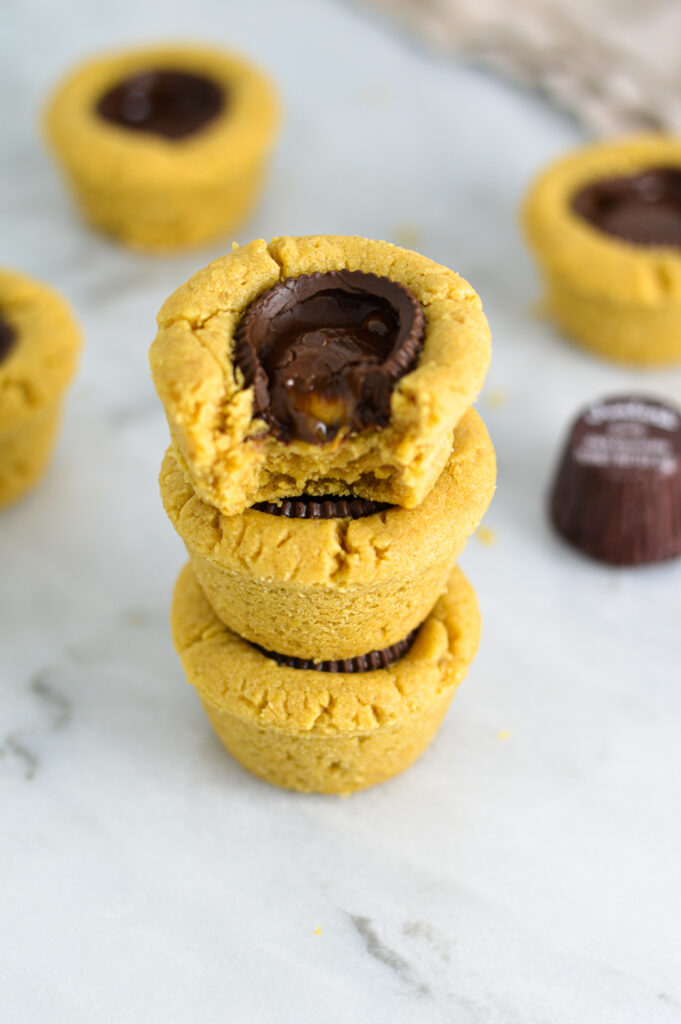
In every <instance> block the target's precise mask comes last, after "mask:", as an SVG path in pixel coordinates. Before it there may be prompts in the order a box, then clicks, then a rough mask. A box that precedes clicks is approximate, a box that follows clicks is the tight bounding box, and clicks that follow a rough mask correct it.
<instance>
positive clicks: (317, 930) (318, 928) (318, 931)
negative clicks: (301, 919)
mask: <svg viewBox="0 0 681 1024" xmlns="http://www.w3.org/2000/svg"><path fill="white" fill-rule="evenodd" d="M314 933H315V935H321V934H322V928H321V925H319V924H318V925H317V927H316V928H315V930H314Z"/></svg>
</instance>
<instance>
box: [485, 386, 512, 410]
mask: <svg viewBox="0 0 681 1024" xmlns="http://www.w3.org/2000/svg"><path fill="white" fill-rule="evenodd" d="M484 399H485V405H487V406H489V408H490V409H501V407H502V405H506V402H507V401H508V395H507V394H506V392H505V391H501V390H500V389H499V388H493V389H492V390H491V391H486V392H485V396H484Z"/></svg>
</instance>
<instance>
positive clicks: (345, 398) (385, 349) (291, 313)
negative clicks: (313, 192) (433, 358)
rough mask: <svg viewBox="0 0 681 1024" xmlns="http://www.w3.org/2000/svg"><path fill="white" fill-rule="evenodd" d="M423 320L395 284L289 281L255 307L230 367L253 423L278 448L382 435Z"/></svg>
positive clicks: (351, 274)
mask: <svg viewBox="0 0 681 1024" xmlns="http://www.w3.org/2000/svg"><path fill="white" fill-rule="evenodd" d="M424 332H425V314H424V312H423V308H422V307H421V304H420V303H419V302H418V300H417V299H416V298H415V297H414V296H413V295H412V294H411V292H410V291H408V290H407V289H406V288H404V287H403V286H402V285H400V284H398V283H397V282H396V281H391V280H390V279H389V278H387V277H378V276H377V275H376V274H364V273H362V272H361V271H349V270H333V271H329V272H328V273H326V274H322V273H319V274H308V275H304V276H302V277H290V278H287V279H286V280H285V281H281V282H280V283H279V284H276V285H275V286H274V287H273V288H270V289H269V291H266V292H265V293H264V294H263V295H261V296H260V298H258V299H256V301H255V302H253V303H252V304H251V305H250V306H249V307H248V309H247V310H246V313H245V314H244V316H243V317H242V319H241V321H240V323H239V325H238V327H237V330H236V333H235V339H234V340H235V349H234V359H235V362H236V364H237V366H239V367H240V368H241V370H242V372H243V374H244V378H245V381H246V384H248V385H253V388H254V403H253V414H254V416H258V417H262V419H264V420H265V421H266V422H267V423H268V424H269V427H270V430H271V432H272V433H273V434H274V435H275V437H277V438H278V439H279V440H282V441H296V440H299V441H307V442H310V443H312V444H323V443H324V442H325V441H331V440H333V438H334V437H335V436H336V435H337V434H338V432H339V431H340V430H344V431H346V432H348V433H355V432H357V431H359V430H364V429H365V428H366V427H372V426H385V425H386V424H387V423H388V421H389V419H390V396H391V394H392V390H393V388H394V386H395V383H396V382H397V381H398V380H399V378H400V377H402V376H403V375H404V374H405V373H408V372H409V370H411V369H412V368H413V367H414V365H415V363H416V361H417V359H418V356H419V352H420V349H421V345H422V342H423V335H424Z"/></svg>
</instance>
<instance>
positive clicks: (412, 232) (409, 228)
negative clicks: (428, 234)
mask: <svg viewBox="0 0 681 1024" xmlns="http://www.w3.org/2000/svg"><path fill="white" fill-rule="evenodd" d="M392 236H393V238H394V239H395V243H396V244H397V245H402V246H404V248H405V249H415V248H416V246H417V245H418V244H419V242H420V241H421V232H420V230H419V229H418V227H417V226H416V224H407V223H404V224H396V225H395V227H394V228H393V231H392Z"/></svg>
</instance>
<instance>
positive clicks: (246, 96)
mask: <svg viewBox="0 0 681 1024" xmlns="http://www.w3.org/2000/svg"><path fill="white" fill-rule="evenodd" d="M278 124H279V104H278V99H277V96H276V92H275V90H274V87H273V85H272V83H271V82H270V80H269V78H268V77H267V76H266V75H264V74H263V72H261V71H260V70H259V69H258V68H256V67H254V66H253V65H252V64H251V63H250V62H249V61H247V60H246V59H244V58H243V57H241V56H238V55H236V54H233V53H230V52H228V51H225V50H221V49H217V48H211V47H199V46H186V45H174V46H163V47H151V48H148V49H139V50H130V51H122V52H119V53H114V54H109V55H104V56H101V57H98V58H96V59H94V60H91V61H89V62H88V63H86V64H83V65H82V66H81V67H79V68H77V69H76V70H75V71H73V72H72V73H71V74H70V75H69V76H68V77H67V78H66V79H65V80H64V81H63V82H62V84H61V85H60V86H59V87H58V88H57V90H56V91H55V93H54V95H53V96H52V98H51V99H50V100H49V103H48V105H47V109H46V112H45V132H46V135H47V138H48V141H49V143H50V145H51V147H52V149H53V151H54V155H55V157H56V159H57V161H58V163H59V164H60V166H61V168H62V170H63V172H64V175H65V177H66V179H67V180H68V182H69V184H70V185H71V187H72V188H73V191H74V193H75V195H76V198H77V200H78V202H79V204H80V206H81V209H82V211H83V213H84V214H85V216H86V218H87V219H88V220H89V221H90V222H91V223H92V224H93V225H95V226H96V227H97V228H99V229H101V230H102V231H104V232H106V233H107V234H110V235H114V236H116V237H117V238H119V239H120V240H121V241H124V242H126V243H128V244H129V245H132V246H135V247H136V248H141V249H151V250H164V249H175V248H181V247H183V246H192V245H198V244H200V243H202V242H205V241H207V240H209V239H211V238H217V237H219V236H221V235H224V234H226V233H227V232H231V231H233V230H234V229H235V228H236V227H237V226H238V225H240V224H241V223H242V222H243V221H244V220H245V219H246V218H247V217H248V216H249V214H250V213H251V211H252V209H253V207H254V205H255V203H256V201H257V199H258V197H259V195H260V191H261V188H262V180H263V175H264V171H265V167H266V163H267V158H268V157H269V154H270V151H271V149H272V147H273V144H274V140H275V136H276V133H277V128H278Z"/></svg>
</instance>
